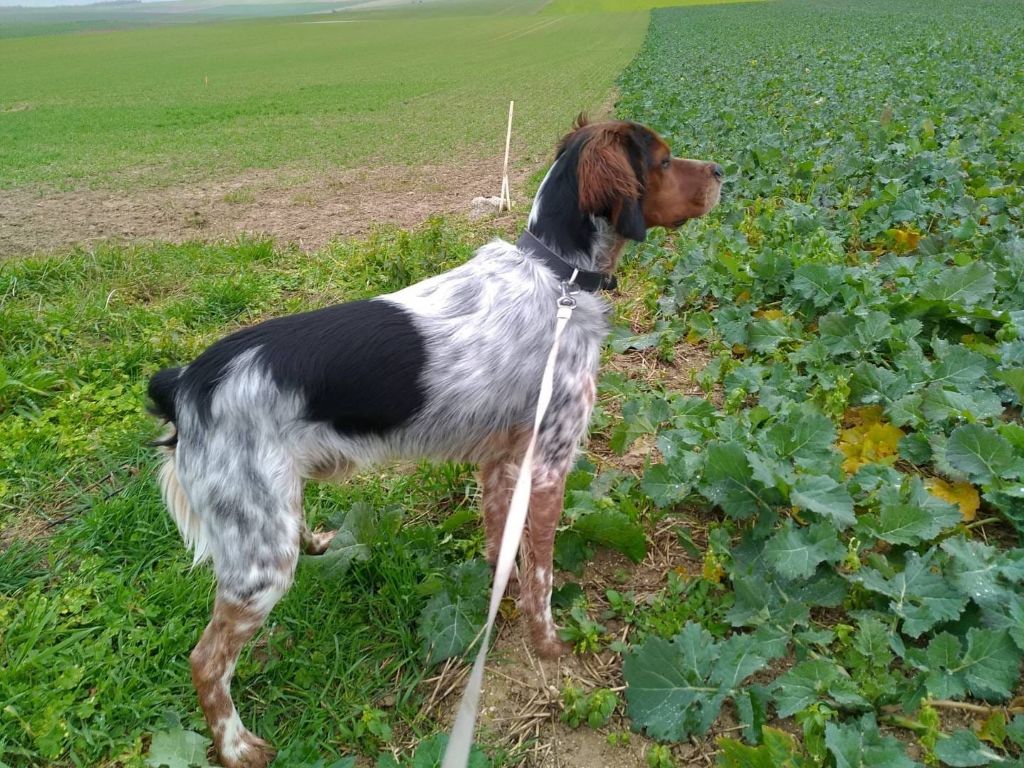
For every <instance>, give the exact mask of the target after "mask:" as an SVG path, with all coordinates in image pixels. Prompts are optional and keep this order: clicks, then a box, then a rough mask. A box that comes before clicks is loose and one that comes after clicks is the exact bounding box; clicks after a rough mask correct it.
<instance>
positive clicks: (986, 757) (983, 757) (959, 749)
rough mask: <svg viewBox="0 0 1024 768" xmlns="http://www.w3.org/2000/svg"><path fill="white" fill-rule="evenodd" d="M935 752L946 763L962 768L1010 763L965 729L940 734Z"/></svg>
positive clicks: (955, 767)
mask: <svg viewBox="0 0 1024 768" xmlns="http://www.w3.org/2000/svg"><path fill="white" fill-rule="evenodd" d="M935 754H936V756H937V757H938V758H939V759H940V760H942V762H943V763H945V764H946V765H950V766H954V768H960V767H961V766H965V767H966V766H975V765H1003V764H1009V762H1010V759H1009V758H1007V757H1006V756H1004V755H1000V754H999V753H998V752H996V751H995V750H993V749H992V748H991V747H990V746H988V745H987V744H983V743H982V742H981V741H979V740H978V737H977V736H975V735H974V733H972V732H971V731H965V730H963V729H961V730H959V731H956V732H954V733H953V735H952V736H945V735H944V734H940V736H939V740H938V741H937V742H936V743H935Z"/></svg>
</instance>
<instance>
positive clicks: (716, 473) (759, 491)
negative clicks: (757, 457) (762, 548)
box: [701, 442, 769, 520]
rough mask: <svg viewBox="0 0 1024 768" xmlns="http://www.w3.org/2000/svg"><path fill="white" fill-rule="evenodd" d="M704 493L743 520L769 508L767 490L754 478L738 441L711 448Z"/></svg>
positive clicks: (705, 458) (706, 454) (706, 456)
mask: <svg viewBox="0 0 1024 768" xmlns="http://www.w3.org/2000/svg"><path fill="white" fill-rule="evenodd" d="M701 493H703V494H704V496H706V497H707V498H708V499H710V500H711V501H712V502H713V503H715V504H717V505H718V506H720V507H721V508H722V509H723V510H724V511H725V512H726V514H728V515H730V516H732V517H735V518H739V519H741V520H742V519H744V518H748V517H751V516H753V515H755V514H757V513H758V512H759V511H761V510H764V509H767V508H768V507H769V496H768V493H767V490H766V489H765V488H764V487H763V486H761V484H760V483H758V482H757V481H756V480H754V479H753V477H752V475H751V470H750V464H749V462H748V461H747V457H746V454H745V452H744V450H743V446H742V445H740V444H739V443H737V442H728V443H717V442H716V443H712V444H711V445H710V446H709V447H708V449H707V451H706V452H705V457H704V482H703V484H702V486H701Z"/></svg>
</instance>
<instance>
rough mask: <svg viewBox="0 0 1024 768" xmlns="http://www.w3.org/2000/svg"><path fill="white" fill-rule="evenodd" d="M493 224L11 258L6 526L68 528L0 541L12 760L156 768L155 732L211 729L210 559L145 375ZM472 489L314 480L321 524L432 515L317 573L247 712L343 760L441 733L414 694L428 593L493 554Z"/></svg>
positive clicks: (282, 627)
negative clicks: (166, 451)
mask: <svg viewBox="0 0 1024 768" xmlns="http://www.w3.org/2000/svg"><path fill="white" fill-rule="evenodd" d="M487 236H488V232H487V231H486V230H481V229H470V228H467V227H466V226H464V225H460V226H453V225H449V224H446V223H444V222H440V221H438V222H434V223H431V224H429V225H427V226H425V227H424V228H423V229H422V230H420V231H418V232H416V233H413V234H409V233H405V232H399V231H388V232H384V233H381V234H379V235H377V236H375V237H373V238H371V240H370V241H368V242H364V243H361V244H353V245H339V246H336V247H332V248H330V249H327V250H325V251H322V252H320V253H318V254H316V255H315V256H313V257H308V258H307V257H303V256H301V255H300V254H298V253H296V252H294V251H279V250H275V249H274V248H273V247H272V246H271V245H270V244H268V243H264V242H241V243H238V244H235V245H224V246H200V245H183V246H161V247H155V248H153V247H150V248H139V249H100V250H99V251H97V252H95V253H85V252H75V253H72V254H68V255H66V256H61V257H55V258H51V259H41V260H28V261H18V262H11V263H7V264H6V265H4V267H3V269H2V271H0V296H3V297H4V298H3V299H2V302H0V304H2V309H3V311H2V321H0V323H2V330H0V339H2V341H0V352H2V356H3V360H4V368H5V377H4V378H3V379H2V380H0V403H2V405H0V410H2V411H3V413H4V416H3V419H2V420H0V467H2V469H0V528H4V529H10V528H12V527H14V528H15V529H16V530H17V529H19V528H20V529H27V528H28V527H30V526H29V525H28V524H29V523H30V522H31V521H32V520H33V519H35V520H37V521H52V522H57V523H58V524H57V525H56V526H55V527H54V528H53V531H52V532H53V533H54V534H55V535H54V536H53V538H51V539H48V540H46V541H45V542H44V543H42V544H33V543H31V542H28V543H22V544H16V545H15V546H12V547H10V548H8V549H7V550H6V551H4V552H2V553H0V701H3V702H4V710H3V713H2V714H0V762H7V763H8V764H11V765H51V764H57V765H70V764H75V765H90V766H92V765H104V764H110V763H111V762H112V761H115V760H116V761H123V762H124V764H127V765H139V764H140V757H139V756H140V754H141V753H142V751H143V742H142V734H143V733H144V732H146V731H152V730H158V729H160V728H161V727H162V724H163V722H164V720H163V715H164V713H165V712H168V711H170V712H172V713H176V714H180V715H184V716H185V717H184V719H185V725H186V726H191V727H193V728H196V729H198V730H199V731H203V732H205V729H204V728H203V726H202V723H201V718H200V716H199V715H198V712H197V710H196V708H195V706H194V696H193V692H192V690H191V683H190V682H189V672H188V664H187V656H188V649H189V647H190V646H191V645H192V644H194V642H195V640H196V638H197V632H198V631H199V630H200V628H201V627H202V626H203V625H204V624H205V622H206V621H207V620H208V610H209V605H210V599H211V596H212V591H211V590H212V584H211V577H210V574H209V573H208V571H207V570H206V569H200V570H198V571H195V572H193V571H191V569H190V565H189V562H188V558H187V556H186V554H185V552H184V551H183V549H182V547H181V545H180V542H179V541H178V537H177V535H176V533H175V531H174V527H173V525H172V524H171V523H170V521H169V518H168V516H167V514H166V512H165V510H164V509H163V505H162V502H161V501H160V499H159V494H158V492H157V489H156V485H155V478H154V468H155V459H156V456H155V452H154V451H153V449H150V448H148V447H147V446H146V443H147V441H148V440H149V439H151V438H152V436H153V435H154V433H155V430H156V425H155V423H154V422H153V420H152V419H151V418H149V417H148V416H146V415H145V414H144V413H143V411H142V408H141V405H142V403H143V401H144V388H145V377H146V375H147V374H149V373H151V372H152V371H153V370H155V369H156V368H157V367H159V366H161V365H165V364H168V363H171V362H181V361H183V360H187V359H189V358H190V357H191V356H193V355H194V354H195V353H196V352H197V351H198V350H199V349H200V348H201V347H202V346H203V345H204V344H206V343H208V342H209V341H210V340H211V339H212V338H214V337H216V336H219V335H221V334H223V333H224V332H225V331H226V330H228V329H230V328H232V327H237V325H238V324H240V323H249V322H252V321H254V320H256V319H258V318H259V317H261V316H263V315H266V314H281V313H285V312H290V311H296V310H299V309H304V308H309V307H313V306H320V305H323V304H325V303H327V302H329V301H337V300H342V299H351V298H357V297H361V296H368V295H374V294H377V293H380V292H382V291H387V290H391V289H394V288H397V287H399V286H401V285H405V284H407V283H408V282H410V281H414V280H417V279H420V278H422V277H425V276H427V275H429V274H433V273H435V272H438V271H441V270H443V269H445V268H447V267H449V266H452V265H454V264H455V263H459V262H461V261H463V260H465V259H466V258H467V257H468V255H469V253H470V247H471V246H470V244H471V243H479V242H481V241H483V240H484V239H486V237H487ZM44 371H45V373H44ZM473 493H474V483H473V480H472V475H471V474H470V473H469V472H468V470H466V469H463V468H460V467H440V468H436V467H435V468H429V469H428V468H421V469H418V470H416V471H414V472H412V473H411V474H409V473H406V474H398V475H395V474H393V473H392V474H387V475H379V474H374V475H370V476H367V477H364V478H361V479H360V480H359V481H358V482H355V483H350V484H347V485H345V486H343V487H326V486H323V487H321V486H314V487H312V488H311V489H310V492H309V493H308V495H307V510H308V514H309V517H310V519H311V520H312V521H314V522H315V523H316V524H323V523H324V522H325V520H326V519H327V518H329V517H331V516H332V515H335V514H337V512H338V511H339V510H344V509H347V508H348V507H349V506H351V505H352V504H354V503H356V502H365V503H368V504H370V505H371V506H372V507H373V508H374V509H378V510H379V509H386V508H389V507H398V508H400V509H401V510H402V514H403V516H404V518H405V519H406V520H407V521H408V520H410V519H412V520H415V521H416V522H415V524H413V525H408V526H406V527H404V528H403V529H402V530H401V532H394V531H392V532H390V533H389V535H387V536H384V535H382V536H381V537H380V538H379V539H378V540H375V541H374V542H373V550H374V554H373V557H372V558H370V559H369V560H368V561H366V562H365V563H360V564H358V565H356V566H355V567H354V568H353V569H352V570H351V571H349V572H348V573H347V574H345V576H344V577H342V578H340V579H338V578H330V577H325V576H324V575H323V574H320V573H318V572H316V571H314V570H310V569H309V567H308V566H306V565H300V568H299V572H298V576H297V580H296V586H295V588H294V589H293V591H292V592H291V593H290V594H289V596H288V598H287V599H286V600H284V601H283V602H282V603H281V605H280V606H279V607H278V608H277V609H276V610H275V614H274V618H273V620H272V621H271V622H270V624H269V625H268V628H267V629H266V630H265V632H264V634H263V635H262V637H263V641H262V643H257V646H258V647H256V648H254V647H252V646H250V648H249V649H248V650H247V651H246V653H245V654H244V655H243V658H242V662H241V663H240V665H239V672H238V674H239V679H240V680H244V681H245V682H244V683H241V684H240V685H239V686H238V687H237V690H238V694H237V695H236V701H237V702H238V704H239V707H240V709H241V711H242V716H243V718H245V719H246V720H247V721H248V722H250V723H251V724H252V726H253V727H255V728H256V729H258V730H260V731H261V732H262V733H263V735H265V736H268V737H270V738H272V739H274V740H275V741H277V743H278V745H279V746H281V747H286V748H288V747H291V748H293V749H299V748H300V747H302V745H303V744H307V743H308V744H314V745H317V749H321V750H322V751H325V752H328V753H329V752H331V751H336V750H337V751H346V752H352V751H368V752H370V753H371V754H374V753H375V750H376V749H377V748H378V747H379V746H382V745H383V740H382V739H381V738H380V737H379V735H378V736H375V735H373V734H372V733H371V732H370V731H368V730H367V723H368V722H371V721H372V722H375V723H377V722H379V723H384V724H386V725H387V726H388V727H390V728H393V729H394V730H395V733H396V734H400V735H403V737H405V738H407V737H408V736H409V735H410V734H415V733H429V732H431V731H433V730H434V728H435V727H436V725H435V724H434V723H432V722H429V721H427V720H425V718H424V717H423V716H422V715H421V714H420V710H419V704H420V697H419V696H418V695H417V693H416V685H417V683H418V682H419V681H420V680H421V679H422V678H423V677H424V676H426V675H427V674H428V673H429V667H427V666H426V665H425V664H423V663H422V662H423V654H422V651H421V649H420V643H421V641H420V639H419V637H418V636H417V635H416V631H415V627H416V625H417V618H418V615H419V612H420V610H421V609H422V608H423V605H424V604H425V602H426V600H427V599H428V597H429V595H430V591H431V588H430V585H431V584H434V585H435V586H434V587H433V588H434V589H435V590H436V584H437V583H439V582H441V581H442V580H443V578H444V576H445V574H446V572H447V569H448V567H449V564H450V563H452V562H461V561H463V560H465V559H466V558H467V557H470V556H473V555H478V554H480V544H481V542H480V535H479V532H478V527H477V526H476V525H475V523H473V522H472V521H473V520H474V519H475V517H476V515H475V513H473V512H472V508H473V505H474V499H473V498H472V495H473ZM459 511H462V514H461V515H458V516H456V517H455V522H454V523H453V524H449V525H447V526H445V527H440V526H438V525H437V523H438V522H439V521H440V520H442V519H444V518H446V517H447V516H448V515H449V514H451V513H453V512H459ZM385 696H389V697H393V700H394V703H393V704H387V705H385V704H382V703H381V701H382V699H383V697H385ZM378 730H380V729H379V728H378Z"/></svg>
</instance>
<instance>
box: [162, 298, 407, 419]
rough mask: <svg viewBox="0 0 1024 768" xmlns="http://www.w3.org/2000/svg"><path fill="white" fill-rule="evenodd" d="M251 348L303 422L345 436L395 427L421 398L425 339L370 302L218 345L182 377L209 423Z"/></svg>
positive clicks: (290, 319) (247, 332)
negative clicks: (220, 391) (237, 363)
mask: <svg viewBox="0 0 1024 768" xmlns="http://www.w3.org/2000/svg"><path fill="white" fill-rule="evenodd" d="M255 348H259V351H258V352H257V353H256V357H255V363H256V364H257V365H259V366H260V367H263V368H265V369H267V370H268V371H269V372H270V376H271V378H272V379H273V381H274V383H275V384H277V386H278V387H279V388H280V389H281V390H282V391H283V392H296V393H298V394H299V395H300V396H301V397H302V398H303V400H304V401H305V403H306V407H307V412H306V417H307V418H309V419H310V420H311V421H321V422H326V423H329V424H331V425H332V426H333V427H334V428H335V429H337V430H338V431H339V432H341V433H343V434H366V433H374V432H385V431H387V430H390V429H393V428H394V427H397V426H399V425H401V424H403V423H404V422H406V421H408V420H409V419H410V418H412V417H413V416H414V415H415V414H416V413H418V412H419V411H420V409H421V408H422V407H423V404H424V401H425V399H426V391H425V389H424V387H423V384H422V382H421V378H422V373H423V368H424V366H425V364H426V360H427V354H426V343H425V342H424V339H423V337H422V335H421V334H420V332H419V330H418V329H417V328H416V326H415V324H414V323H413V321H412V317H411V315H410V314H409V312H407V311H406V310H405V309H403V308H401V307H398V306H396V305H394V304H391V303H390V302H388V301H381V300H378V299H371V300H367V301H355V302H351V303H348V304H338V305H336V306H333V307H326V308H324V309H319V310H315V311H313V312H303V313H301V314H298V315H289V316H287V317H279V318H275V319H273V320H267V321H266V322H263V323H260V324H259V325H254V326H252V327H251V328H244V329H243V330H241V331H238V332H236V333H233V334H232V335H230V336H228V337H226V338H224V339H221V340H220V341H218V342H216V343H215V344H214V345H213V346H211V347H210V348H209V349H207V350H206V351H205V352H203V354H201V355H200V356H199V357H198V358H196V360H195V362H193V363H192V364H191V365H189V366H188V368H187V369H186V370H185V374H184V376H183V377H182V385H183V387H184V388H185V391H186V392H187V395H188V396H189V397H191V398H192V399H193V402H194V403H195V405H196V407H197V409H198V410H199V414H200V418H203V419H208V418H209V415H210V404H211V401H212V399H213V396H214V393H215V392H216V390H217V387H218V385H219V384H220V382H221V380H222V379H223V378H224V376H225V374H226V373H227V372H228V369H229V367H230V365H231V362H232V361H233V360H235V359H236V358H237V357H238V356H239V355H241V354H243V353H245V352H247V351H248V350H250V349H255Z"/></svg>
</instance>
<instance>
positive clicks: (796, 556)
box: [764, 520, 846, 579]
mask: <svg viewBox="0 0 1024 768" xmlns="http://www.w3.org/2000/svg"><path fill="white" fill-rule="evenodd" d="M845 553H846V547H844V546H843V545H842V543H840V541H839V537H838V535H837V534H836V529H835V528H834V527H833V526H832V525H831V524H830V523H814V524H812V525H809V526H807V527H805V528H797V527H795V526H794V525H793V524H792V522H791V521H789V520H787V521H786V525H785V526H784V527H783V528H782V529H781V530H780V531H778V532H776V534H775V535H774V536H772V537H771V538H770V539H769V540H768V542H767V543H766V544H765V547H764V556H765V559H766V560H767V561H768V563H769V564H771V566H772V568H774V569H775V571H776V572H777V573H779V574H781V575H782V576H784V577H786V578H787V579H805V578H809V577H810V576H812V575H813V574H814V571H815V570H816V569H817V567H818V565H819V564H820V563H823V562H829V563H834V562H837V561H838V560H840V559H841V558H842V557H843V555H844V554H845Z"/></svg>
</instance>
